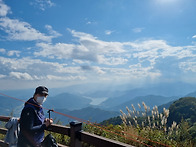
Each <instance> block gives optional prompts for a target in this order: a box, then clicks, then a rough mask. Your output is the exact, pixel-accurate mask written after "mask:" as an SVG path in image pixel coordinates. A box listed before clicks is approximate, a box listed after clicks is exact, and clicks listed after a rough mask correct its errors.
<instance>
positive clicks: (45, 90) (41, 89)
mask: <svg viewBox="0 0 196 147" xmlns="http://www.w3.org/2000/svg"><path fill="white" fill-rule="evenodd" d="M35 94H46V95H48V88H46V87H45V86H39V87H37V88H36V89H35Z"/></svg>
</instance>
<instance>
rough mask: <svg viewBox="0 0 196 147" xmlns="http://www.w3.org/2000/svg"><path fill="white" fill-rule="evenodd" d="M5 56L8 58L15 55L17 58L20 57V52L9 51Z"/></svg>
mask: <svg viewBox="0 0 196 147" xmlns="http://www.w3.org/2000/svg"><path fill="white" fill-rule="evenodd" d="M7 55H8V56H14V55H16V56H17V57H19V56H20V51H15V50H11V51H8V53H7Z"/></svg>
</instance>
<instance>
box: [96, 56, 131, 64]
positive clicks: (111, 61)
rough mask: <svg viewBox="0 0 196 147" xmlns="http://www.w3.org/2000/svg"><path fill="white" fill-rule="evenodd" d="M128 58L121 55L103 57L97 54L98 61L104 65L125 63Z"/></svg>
mask: <svg viewBox="0 0 196 147" xmlns="http://www.w3.org/2000/svg"><path fill="white" fill-rule="evenodd" d="M127 62H128V59H125V58H121V57H104V56H103V55H100V56H99V63H100V64H105V65H122V64H126V63H127Z"/></svg>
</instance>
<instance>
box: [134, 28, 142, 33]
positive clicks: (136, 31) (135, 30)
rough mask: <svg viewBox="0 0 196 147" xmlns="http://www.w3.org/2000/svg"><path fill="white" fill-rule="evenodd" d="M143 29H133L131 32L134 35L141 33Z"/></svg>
mask: <svg viewBox="0 0 196 147" xmlns="http://www.w3.org/2000/svg"><path fill="white" fill-rule="evenodd" d="M143 29H144V28H134V29H132V31H133V32H134V33H140V32H142V30H143Z"/></svg>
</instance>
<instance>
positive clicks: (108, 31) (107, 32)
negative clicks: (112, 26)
mask: <svg viewBox="0 0 196 147" xmlns="http://www.w3.org/2000/svg"><path fill="white" fill-rule="evenodd" d="M113 32H114V31H111V30H106V31H105V34H106V35H111V34H112V33H113Z"/></svg>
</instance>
